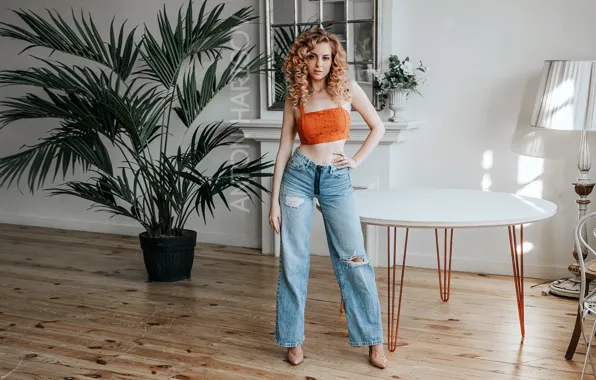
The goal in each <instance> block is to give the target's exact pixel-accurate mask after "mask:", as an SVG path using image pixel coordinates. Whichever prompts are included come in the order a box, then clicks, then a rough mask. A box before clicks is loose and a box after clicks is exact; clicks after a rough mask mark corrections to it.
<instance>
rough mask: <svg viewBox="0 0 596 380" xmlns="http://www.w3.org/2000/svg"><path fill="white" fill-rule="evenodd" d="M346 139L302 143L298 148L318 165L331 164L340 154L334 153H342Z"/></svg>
mask: <svg viewBox="0 0 596 380" xmlns="http://www.w3.org/2000/svg"><path fill="white" fill-rule="evenodd" d="M345 143H346V140H345V139H344V140H337V141H332V142H328V143H321V144H312V145H305V144H300V146H299V147H298V149H299V150H300V153H302V154H304V155H305V156H306V157H308V158H309V159H310V160H311V161H313V162H314V163H316V164H318V165H331V164H332V162H331V161H333V159H334V158H337V157H338V156H337V155H335V154H333V153H342V152H343V151H344V145H345Z"/></svg>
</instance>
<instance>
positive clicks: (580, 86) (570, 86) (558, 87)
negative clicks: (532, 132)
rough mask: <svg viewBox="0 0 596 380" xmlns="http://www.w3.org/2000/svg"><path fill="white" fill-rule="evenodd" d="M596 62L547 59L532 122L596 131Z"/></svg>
mask: <svg viewBox="0 0 596 380" xmlns="http://www.w3.org/2000/svg"><path fill="white" fill-rule="evenodd" d="M595 101H596V61H556V60H550V61H545V62H544V68H543V70H542V78H541V79H540V85H539V86H538V95H537V97H536V103H535V105H534V112H533V114H532V119H531V122H530V125H531V126H532V127H539V128H547V129H558V130H568V131H584V130H587V131H596V119H595V116H596V115H595V114H594V102H595Z"/></svg>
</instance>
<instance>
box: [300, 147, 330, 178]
mask: <svg viewBox="0 0 596 380" xmlns="http://www.w3.org/2000/svg"><path fill="white" fill-rule="evenodd" d="M294 156H295V159H297V160H299V161H300V162H301V163H303V164H304V165H305V166H306V167H307V168H311V169H314V170H318V171H328V172H330V173H333V172H334V171H335V170H337V166H335V165H333V164H330V165H319V164H317V163H316V162H314V161H313V160H311V159H310V158H308V157H306V156H305V155H304V154H303V153H302V152H301V151H300V149H299V147H296V148H295V149H294Z"/></svg>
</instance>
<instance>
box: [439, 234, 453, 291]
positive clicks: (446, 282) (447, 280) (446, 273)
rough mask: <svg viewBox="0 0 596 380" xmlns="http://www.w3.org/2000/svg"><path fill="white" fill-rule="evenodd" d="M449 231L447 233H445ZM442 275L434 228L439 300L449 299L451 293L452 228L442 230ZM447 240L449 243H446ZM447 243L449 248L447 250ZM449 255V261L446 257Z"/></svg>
mask: <svg viewBox="0 0 596 380" xmlns="http://www.w3.org/2000/svg"><path fill="white" fill-rule="evenodd" d="M447 231H449V235H448V234H447ZM443 238H444V239H443V276H441V249H440V248H439V232H438V230H437V229H436V228H435V242H436V246H437V271H438V272H439V292H440V293H441V300H443V301H444V302H447V301H449V295H450V294H451V262H452V259H453V228H445V229H444V231H443ZM447 242H449V244H447ZM447 245H449V250H447ZM448 256H449V262H448V261H447V260H448V259H447V257H448Z"/></svg>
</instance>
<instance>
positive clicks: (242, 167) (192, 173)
mask: <svg viewBox="0 0 596 380" xmlns="http://www.w3.org/2000/svg"><path fill="white" fill-rule="evenodd" d="M264 156H265V155H263V156H261V157H260V158H259V159H256V160H253V161H249V162H246V161H247V158H244V159H242V160H241V161H239V162H236V163H228V162H227V161H226V162H224V163H222V164H221V165H220V166H219V167H218V168H217V170H216V171H215V173H214V174H213V175H211V176H209V177H207V176H205V175H204V174H202V173H200V172H199V171H198V170H197V169H195V168H194V167H190V168H187V171H183V172H180V173H179V174H180V175H181V176H182V177H184V178H186V179H188V180H189V181H191V182H193V183H195V184H196V185H198V190H197V197H196V200H195V210H196V211H197V213H198V214H199V215H202V216H203V219H204V221H205V223H206V216H207V215H206V208H208V209H209V211H210V213H211V216H213V209H214V206H215V203H214V200H215V197H216V196H218V195H219V197H220V199H221V200H222V201H223V202H224V204H225V205H226V207H227V208H228V210H230V207H229V205H228V202H227V199H226V196H225V195H224V193H223V192H224V190H226V189H228V188H230V187H234V188H237V189H239V190H240V191H241V192H243V193H245V194H246V195H248V196H249V198H250V200H251V202H253V204H254V201H253V199H252V196H251V193H252V194H254V195H255V196H256V197H257V198H259V199H260V200H262V198H261V194H260V193H259V192H258V191H255V189H254V188H251V186H253V187H256V188H258V189H261V190H262V191H265V192H266V193H269V190H267V189H266V188H265V187H263V186H262V185H261V184H260V183H259V182H257V181H254V180H253V179H252V178H255V177H270V176H271V175H272V174H271V173H264V172H263V170H265V169H268V168H270V167H272V166H273V165H274V163H272V162H270V161H269V162H263V160H262V159H263V157H264ZM199 208H200V211H199Z"/></svg>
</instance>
